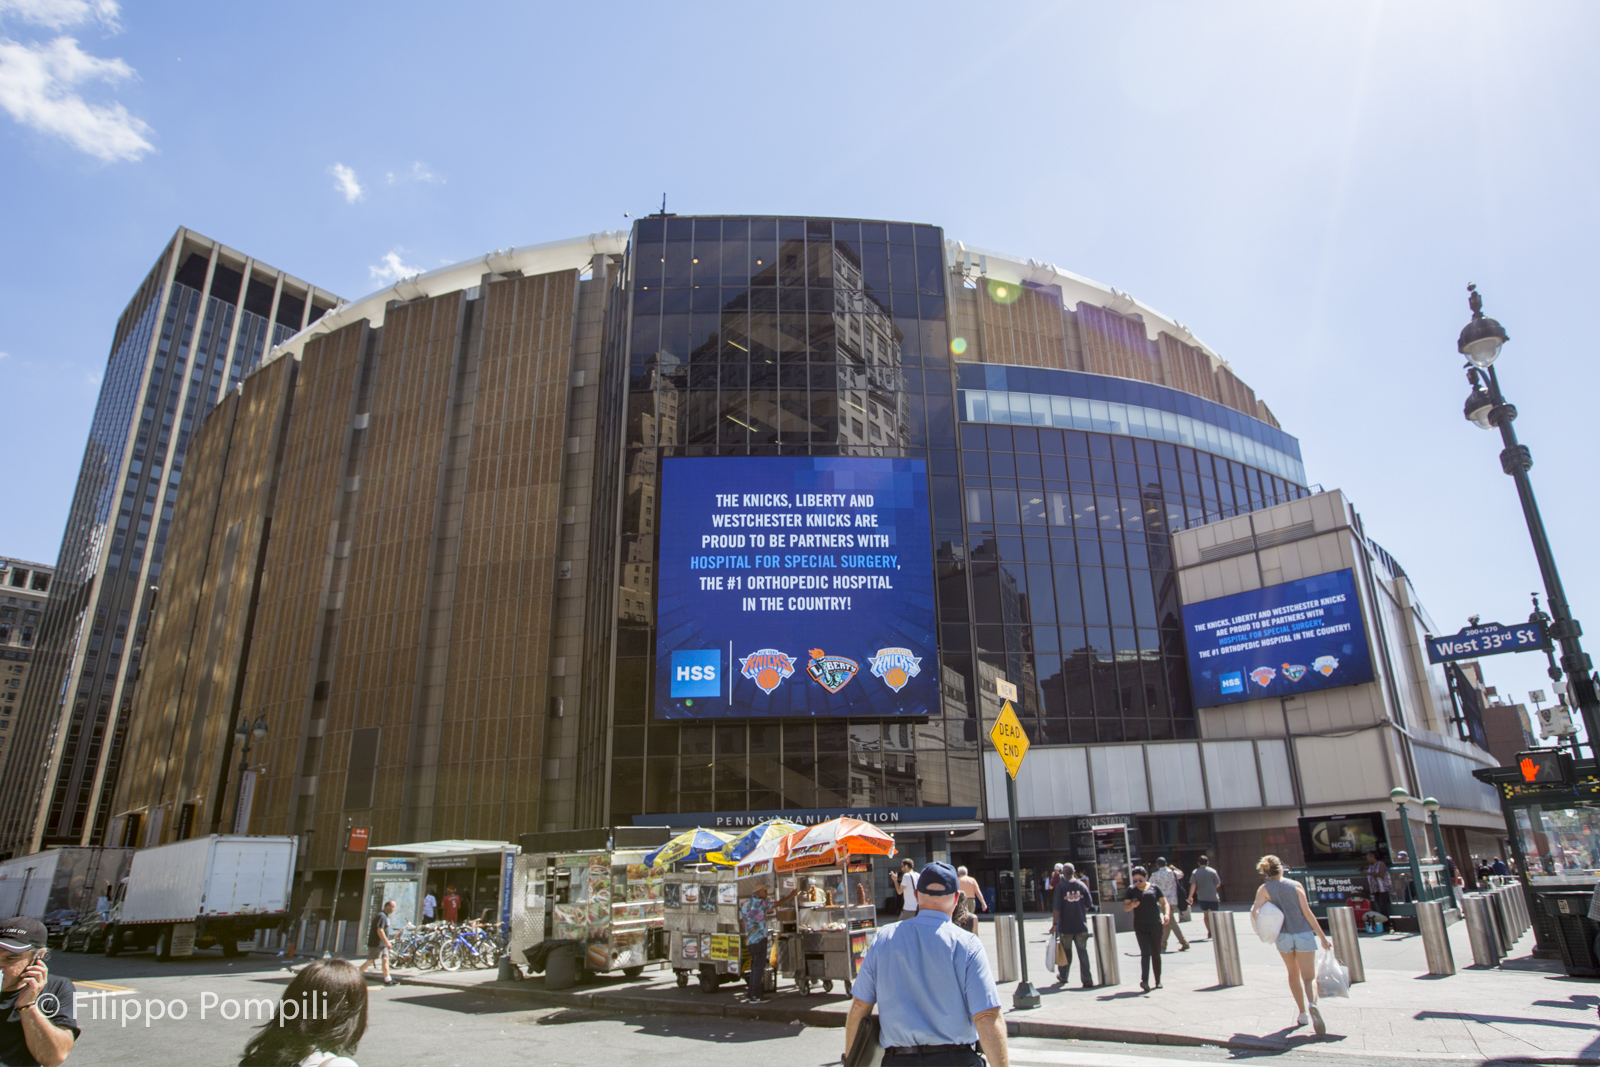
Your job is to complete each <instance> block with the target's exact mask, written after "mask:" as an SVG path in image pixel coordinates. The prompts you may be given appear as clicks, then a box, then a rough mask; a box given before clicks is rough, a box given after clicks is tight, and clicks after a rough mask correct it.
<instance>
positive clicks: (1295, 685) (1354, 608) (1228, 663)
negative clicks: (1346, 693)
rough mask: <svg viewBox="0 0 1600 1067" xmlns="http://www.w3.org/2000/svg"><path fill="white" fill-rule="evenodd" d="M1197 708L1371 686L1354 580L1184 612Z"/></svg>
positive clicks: (1345, 576)
mask: <svg viewBox="0 0 1600 1067" xmlns="http://www.w3.org/2000/svg"><path fill="white" fill-rule="evenodd" d="M1183 632H1184V641H1185V643H1186V644H1187V645H1188V649H1189V678H1190V684H1191V686H1192V687H1193V690H1194V702H1195V706H1196V707H1202V708H1205V707H1215V706H1216V705H1219V704H1234V703H1237V702H1239V701H1241V700H1260V699H1262V698H1263V697H1285V696H1294V695H1296V694H1298V693H1305V692H1310V691H1311V690H1315V689H1336V688H1338V687H1339V686H1344V685H1359V684H1361V683H1362V682H1370V681H1372V678H1373V674H1372V655H1371V653H1370V652H1369V651H1368V648H1367V632H1366V627H1365V626H1364V625H1363V624H1362V622H1361V601H1360V598H1359V596H1358V594H1357V592H1356V580H1355V575H1354V574H1353V573H1352V572H1351V571H1350V570H1349V568H1346V569H1345V570H1342V571H1334V572H1332V573H1331V574H1319V575H1317V576H1316V577H1313V578H1301V579H1298V580H1296V581H1292V582H1283V583H1281V584H1279V585H1269V586H1266V587H1264V588H1261V589H1254V590H1251V591H1250V592H1248V593H1235V594H1234V595H1233V596H1224V597H1217V598H1216V599H1215V600H1202V601H1200V602H1199V603H1196V604H1186V605H1184V608H1183Z"/></svg>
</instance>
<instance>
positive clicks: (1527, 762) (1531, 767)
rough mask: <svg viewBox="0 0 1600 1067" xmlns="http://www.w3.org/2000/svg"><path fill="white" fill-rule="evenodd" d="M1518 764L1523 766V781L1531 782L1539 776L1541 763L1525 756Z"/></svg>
mask: <svg viewBox="0 0 1600 1067" xmlns="http://www.w3.org/2000/svg"><path fill="white" fill-rule="evenodd" d="M1517 766H1518V767H1521V768H1522V780H1523V781H1525V782H1531V781H1533V780H1534V779H1535V778H1537V777H1539V765H1538V764H1537V763H1535V762H1533V760H1531V759H1529V758H1528V757H1527V756H1523V757H1522V762H1521V763H1519V764H1517Z"/></svg>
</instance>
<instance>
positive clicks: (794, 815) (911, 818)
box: [633, 807, 978, 830]
mask: <svg viewBox="0 0 1600 1067" xmlns="http://www.w3.org/2000/svg"><path fill="white" fill-rule="evenodd" d="M977 817H978V809H977V808H975V807H972V808H803V809H792V808H774V809H772V810H770V811H672V812H661V813H657V814H654V815H635V816H634V817H633V824H634V825H635V826H669V827H671V828H673V829H675V830H676V829H680V828H682V829H688V828H692V827H696V826H704V827H706V828H707V829H711V830H724V829H726V830H737V829H740V828H742V827H748V826H756V825H759V824H760V823H764V822H766V821H767V820H768V819H788V820H789V821H790V822H792V823H795V824H796V825H799V826H815V825H816V824H817V823H824V822H827V821H828V820H830V819H840V818H844V819H860V820H861V821H862V822H866V823H873V824H875V825H878V826H897V825H902V824H903V825H905V826H907V827H908V828H915V827H916V825H917V824H918V823H944V822H964V821H969V820H972V819H976V818H977Z"/></svg>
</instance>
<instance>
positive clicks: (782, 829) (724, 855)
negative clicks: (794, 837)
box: [706, 819, 802, 867]
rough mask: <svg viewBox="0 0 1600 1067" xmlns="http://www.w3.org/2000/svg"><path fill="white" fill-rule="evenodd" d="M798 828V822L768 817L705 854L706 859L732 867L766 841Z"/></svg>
mask: <svg viewBox="0 0 1600 1067" xmlns="http://www.w3.org/2000/svg"><path fill="white" fill-rule="evenodd" d="M799 829H802V827H801V826H800V825H799V824H798V823H792V822H790V821H789V820H788V819H768V820H767V821H766V822H764V823H759V824H757V825H755V826H753V827H751V828H750V829H749V830H746V831H745V832H744V833H742V834H740V835H739V836H738V837H736V838H734V839H733V840H732V841H729V842H728V843H727V844H726V845H724V846H723V847H722V848H720V849H718V850H717V851H716V852H713V853H711V854H710V855H708V856H706V859H708V860H710V861H711V862H712V863H714V864H716V865H717V866H718V867H732V866H733V865H734V864H736V863H738V862H739V861H740V860H742V859H744V858H745V857H746V856H748V855H750V853H752V852H754V851H755V850H756V849H757V848H759V847H760V846H761V845H763V844H765V843H766V842H768V841H774V840H777V839H778V838H780V837H783V836H784V835H785V834H792V833H794V832H795V831H796V830H799Z"/></svg>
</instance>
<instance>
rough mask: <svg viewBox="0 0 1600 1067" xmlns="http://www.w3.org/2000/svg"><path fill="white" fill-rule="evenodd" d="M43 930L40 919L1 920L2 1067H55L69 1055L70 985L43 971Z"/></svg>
mask: <svg viewBox="0 0 1600 1067" xmlns="http://www.w3.org/2000/svg"><path fill="white" fill-rule="evenodd" d="M44 946H45V929H44V924H43V923H41V922H40V921H39V920H38V919H27V918H18V919H5V920H0V975H3V976H4V980H3V981H0V1064H6V1065H7V1067H10V1065H12V1064H19V1065H23V1067H35V1065H39V1067H56V1064H58V1063H61V1062H62V1061H64V1060H65V1059H66V1058H67V1053H69V1052H71V1051H72V1043H73V1042H74V1041H76V1040H77V1038H78V1023H77V1020H76V1019H74V1018H73V1017H72V994H73V990H72V982H71V981H69V980H68V979H66V978H52V977H50V972H49V970H48V969H47V968H46V967H45V965H44Z"/></svg>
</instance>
